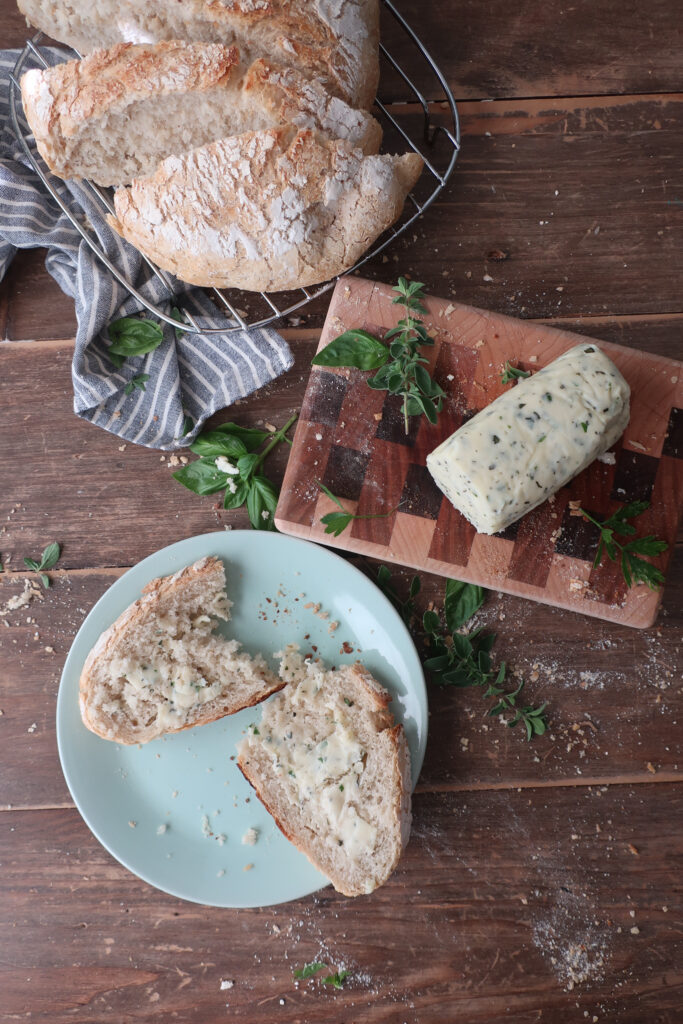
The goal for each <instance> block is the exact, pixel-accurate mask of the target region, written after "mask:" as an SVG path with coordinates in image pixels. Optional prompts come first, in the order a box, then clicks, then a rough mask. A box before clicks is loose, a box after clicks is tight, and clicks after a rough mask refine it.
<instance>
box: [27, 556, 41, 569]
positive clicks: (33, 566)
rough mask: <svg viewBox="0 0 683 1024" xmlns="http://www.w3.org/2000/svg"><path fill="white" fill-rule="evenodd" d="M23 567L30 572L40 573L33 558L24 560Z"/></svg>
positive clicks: (38, 566)
mask: <svg viewBox="0 0 683 1024" xmlns="http://www.w3.org/2000/svg"><path fill="white" fill-rule="evenodd" d="M24 565H25V566H26V568H27V569H30V570H31V572H40V565H39V564H38V562H36V561H35V560H34V559H33V558H24Z"/></svg>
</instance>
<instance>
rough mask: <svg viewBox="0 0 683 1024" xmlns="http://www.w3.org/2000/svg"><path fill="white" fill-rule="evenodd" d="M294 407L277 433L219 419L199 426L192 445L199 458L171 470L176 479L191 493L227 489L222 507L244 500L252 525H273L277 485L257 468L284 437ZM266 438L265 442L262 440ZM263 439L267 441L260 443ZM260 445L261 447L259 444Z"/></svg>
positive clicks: (233, 506)
mask: <svg viewBox="0 0 683 1024" xmlns="http://www.w3.org/2000/svg"><path fill="white" fill-rule="evenodd" d="M297 415H298V414H297V413H295V414H294V415H293V416H291V417H290V418H289V419H288V420H287V422H286V423H285V425H284V426H283V427H281V428H280V429H279V430H277V431H275V433H271V432H270V431H267V430H258V429H257V428H255V427H241V426H239V425H238V424H237V423H222V424H221V425H220V426H219V427H214V428H213V429H212V430H202V431H201V432H200V433H199V434H197V437H196V438H195V440H194V441H193V443H192V444H191V445H190V451H192V452H194V453H195V455H199V458H198V459H196V460H195V461H194V462H190V463H188V464H187V465H186V466H182V467H181V468H180V469H179V470H177V472H175V473H174V474H173V477H174V479H175V480H177V481H178V483H181V484H182V485H183V487H187V489H188V490H189V491H192V492H193V493H194V494H201V495H206V494H216V493H217V492H218V491H222V490H225V495H224V498H223V508H226V509H237V508H241V507H242V506H243V505H246V508H247V513H248V515H249V522H250V523H251V525H252V527H253V528H254V529H255V530H274V529H275V521H274V516H275V509H276V508H277V501H278V490H277V487H276V486H275V484H274V483H273V482H272V480H269V479H268V477H267V476H265V475H264V474H263V473H261V472H259V471H260V469H261V466H262V464H263V462H264V461H265V459H266V457H267V456H268V455H269V454H270V452H271V451H272V450H273V448H274V447H275V446H276V445H278V444H280V443H281V442H283V441H285V442H286V443H287V444H289V445H291V443H292V442H291V441H290V439H289V438H288V437H287V431H288V430H289V429H290V427H291V426H292V425H293V424H294V423H295V422H296V419H297ZM266 442H267V443H266ZM264 444H265V447H261V446H262V445H264ZM259 449H260V450H259Z"/></svg>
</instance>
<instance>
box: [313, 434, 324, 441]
mask: <svg viewBox="0 0 683 1024" xmlns="http://www.w3.org/2000/svg"><path fill="white" fill-rule="evenodd" d="M315 439H316V441H322V439H323V435H322V434H320V433H318V434H316V435H315Z"/></svg>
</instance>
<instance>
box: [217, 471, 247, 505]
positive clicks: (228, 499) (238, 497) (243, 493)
mask: <svg viewBox="0 0 683 1024" xmlns="http://www.w3.org/2000/svg"><path fill="white" fill-rule="evenodd" d="M231 483H234V485H235V490H234V491H231V490H230V484H231ZM248 494H249V484H248V483H245V481H244V480H237V479H236V478H235V477H232V479H231V480H228V483H227V486H226V488H225V498H224V499H223V508H242V505H244V503H245V502H246V500H247V495H248Z"/></svg>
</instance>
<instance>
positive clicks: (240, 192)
mask: <svg viewBox="0 0 683 1024" xmlns="http://www.w3.org/2000/svg"><path fill="white" fill-rule="evenodd" d="M422 166H423V164H422V160H421V159H420V157H419V156H417V155H416V154H414V153H408V154H406V155H404V156H385V155H382V156H364V155H363V154H362V153H361V152H360V151H359V150H357V149H354V148H353V147H352V146H351V145H350V144H349V143H348V142H345V141H343V140H333V141H331V140H329V139H324V138H323V137H321V136H320V135H317V134H316V133H315V132H312V131H310V130H300V131H298V130H297V129H296V128H295V127H294V126H291V125H290V126H286V127H283V128H277V129H271V130H266V131H260V132H247V133H245V134H244V135H238V136H235V137H233V138H229V139H221V140H219V141H218V142H213V143H211V144H210V145H207V146H203V147H200V148H199V149H195V150H192V151H191V152H190V153H187V154H185V155H184V156H182V157H169V158H168V159H167V160H164V161H163V163H162V164H161V165H160V167H159V168H158V170H157V171H156V173H155V174H154V175H152V176H151V177H149V178H141V179H137V180H135V181H134V182H133V184H132V186H131V188H130V189H118V190H117V192H116V195H115V198H114V206H115V209H116V219H113V218H109V222H110V224H111V225H112V226H113V227H114V228H115V229H116V230H117V231H118V232H119V233H120V234H121V235H122V236H123V237H124V238H126V239H127V240H128V241H129V242H132V244H133V245H135V246H137V248H138V249H140V250H141V251H142V252H143V253H145V255H147V256H149V257H150V258H151V259H153V260H154V261H155V262H156V263H158V264H159V266H161V267H163V268H164V269H165V270H169V271H171V272H172V273H173V274H175V275H176V276H178V277H180V278H181V279H182V280H183V281H187V282H189V283H190V284H197V285H204V286H212V285H213V286H217V287H233V288H244V289H250V290H253V291H267V290H268V291H278V290H286V289H287V288H294V287H301V286H305V285H311V284H317V283H318V282H320V281H326V280H328V279H329V278H331V277H334V276H335V275H336V274H341V273H342V272H343V271H344V270H347V269H348V268H349V267H351V266H353V264H354V263H355V262H356V261H357V260H358V259H359V257H360V256H361V255H362V254H363V253H364V252H365V250H366V249H367V248H368V247H369V246H370V245H371V244H372V242H373V241H374V240H375V239H376V238H377V236H378V235H380V234H381V233H382V231H384V230H385V229H386V228H388V227H390V225H392V224H393V223H394V221H395V220H397V218H398V217H399V216H400V214H401V211H402V209H403V205H404V202H405V199H406V196H407V194H408V192H409V191H410V189H411V188H412V187H413V185H414V184H415V182H416V181H417V179H418V177H419V175H420V173H421V171H422Z"/></svg>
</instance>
